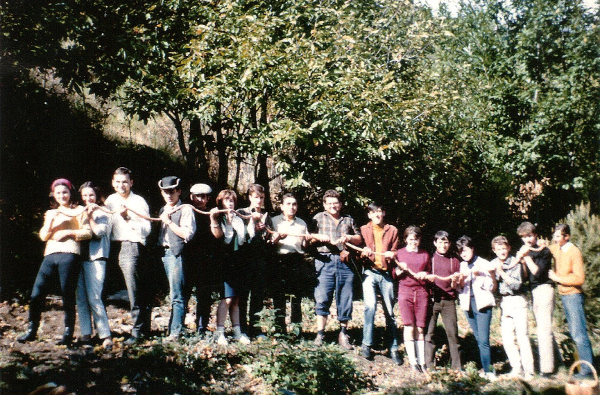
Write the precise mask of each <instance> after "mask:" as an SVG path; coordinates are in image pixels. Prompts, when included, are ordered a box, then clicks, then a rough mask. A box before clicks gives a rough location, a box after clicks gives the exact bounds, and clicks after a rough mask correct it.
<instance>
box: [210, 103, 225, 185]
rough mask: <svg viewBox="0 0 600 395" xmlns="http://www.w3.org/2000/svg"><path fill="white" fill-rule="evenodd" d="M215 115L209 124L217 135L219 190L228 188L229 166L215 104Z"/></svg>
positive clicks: (218, 110)
mask: <svg viewBox="0 0 600 395" xmlns="http://www.w3.org/2000/svg"><path fill="white" fill-rule="evenodd" d="M216 107H217V114H216V115H215V119H214V122H213V123H212V124H211V129H212V130H213V131H214V132H215V133H216V135H217V155H218V158H219V171H218V173H217V186H218V187H219V188H221V189H225V188H227V187H228V184H227V175H228V174H229V164H228V157H227V143H226V142H225V135H224V132H223V120H222V119H221V104H220V103H217V105H216Z"/></svg>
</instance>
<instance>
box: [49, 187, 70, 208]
mask: <svg viewBox="0 0 600 395" xmlns="http://www.w3.org/2000/svg"><path fill="white" fill-rule="evenodd" d="M52 196H53V197H54V200H56V203H58V205H59V206H63V207H68V206H69V203H71V191H70V190H69V188H67V187H66V186H65V185H57V186H55V187H54V190H52Z"/></svg>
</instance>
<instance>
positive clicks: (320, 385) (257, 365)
mask: <svg viewBox="0 0 600 395" xmlns="http://www.w3.org/2000/svg"><path fill="white" fill-rule="evenodd" d="M253 369H254V372H255V373H256V374H257V375H258V376H260V377H262V378H263V379H264V380H265V381H266V382H267V383H269V384H271V385H272V386H273V387H275V388H277V389H281V390H288V391H293V392H296V393H299V394H323V393H328V394H346V393H354V392H358V391H359V390H363V389H366V388H367V387H368V381H367V380H366V379H365V378H364V377H363V375H362V373H360V372H359V371H357V370H356V367H355V366H354V363H353V362H352V361H350V360H349V359H348V358H347V357H346V356H345V355H344V352H342V351H341V350H340V349H339V347H337V346H334V345H326V346H323V347H315V346H314V345H313V344H311V343H309V342H301V343H299V344H289V343H287V342H279V343H278V344H276V345H275V346H272V347H271V348H269V349H267V350H264V351H262V352H260V353H259V354H258V355H256V356H255V357H254V362H253Z"/></svg>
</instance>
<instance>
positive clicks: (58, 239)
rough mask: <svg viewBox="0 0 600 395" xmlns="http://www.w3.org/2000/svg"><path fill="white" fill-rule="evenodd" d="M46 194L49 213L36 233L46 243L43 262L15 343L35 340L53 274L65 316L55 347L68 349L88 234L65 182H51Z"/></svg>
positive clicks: (85, 218) (84, 216) (70, 187)
mask: <svg viewBox="0 0 600 395" xmlns="http://www.w3.org/2000/svg"><path fill="white" fill-rule="evenodd" d="M50 191H51V193H50V196H51V197H52V200H53V202H52V204H51V206H52V209H51V210H48V211H46V214H45V215H44V225H43V226H42V229H40V239H42V241H45V242H46V248H45V250H44V260H43V261H42V264H41V266H40V269H39V271H38V274H37V276H36V278H35V282H34V284H33V289H32V291H31V302H30V304H29V326H28V328H27V332H26V333H25V334H24V335H22V336H20V337H18V338H17V340H18V341H19V342H21V343H24V342H28V341H32V340H35V339H36V337H37V330H38V328H39V326H40V319H41V315H42V308H43V305H44V301H45V300H46V295H47V293H48V288H49V285H50V280H51V278H52V276H53V274H54V272H58V277H59V280H60V290H61V294H62V298H63V310H64V312H65V321H64V322H65V329H64V333H63V336H62V339H61V340H60V341H59V342H58V344H60V345H67V346H68V345H70V344H71V342H72V341H73V330H74V327H75V300H76V298H75V290H76V289H77V280H78V278H79V271H80V270H81V262H80V259H79V257H80V253H81V246H80V241H82V240H89V239H91V238H92V231H91V229H90V226H89V221H88V216H87V213H86V212H85V210H84V208H83V207H81V206H76V205H75V204H74V203H73V200H72V199H73V196H74V189H73V185H72V184H71V182H70V181H69V180H67V179H64V178H59V179H57V180H55V181H54V182H53V183H52V185H51V187H50Z"/></svg>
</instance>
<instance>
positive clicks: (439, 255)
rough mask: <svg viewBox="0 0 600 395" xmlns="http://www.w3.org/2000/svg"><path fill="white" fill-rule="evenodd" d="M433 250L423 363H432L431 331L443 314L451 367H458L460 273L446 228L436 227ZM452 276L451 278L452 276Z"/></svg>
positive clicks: (430, 366)
mask: <svg viewBox="0 0 600 395" xmlns="http://www.w3.org/2000/svg"><path fill="white" fill-rule="evenodd" d="M433 245H434V246H435V252H434V253H433V255H432V257H431V275H430V276H428V280H429V281H431V282H432V283H431V290H432V294H433V306H432V314H431V319H430V320H429V324H428V326H427V333H426V334H425V364H426V366H427V368H428V369H430V368H432V367H433V366H434V360H433V359H434V358H433V357H434V354H435V343H434V341H433V335H434V332H435V327H436V325H437V321H438V317H439V316H440V315H441V316H442V322H443V323H444V330H445V331H446V337H447V338H448V348H449V349H450V358H451V360H452V369H455V370H460V369H461V362H460V344H459V343H458V325H457V319H456V299H457V298H458V291H457V289H456V287H457V286H458V285H457V284H458V283H457V281H456V280H457V279H458V277H460V261H459V260H458V258H456V257H455V256H454V255H453V254H452V253H451V252H450V246H451V243H450V236H449V235H448V232H446V231H445V230H440V231H438V232H437V233H436V234H435V236H433ZM434 275H436V276H439V277H451V278H450V279H448V280H440V279H439V278H438V277H434ZM452 277H453V278H454V281H452V280H453V278H452Z"/></svg>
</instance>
